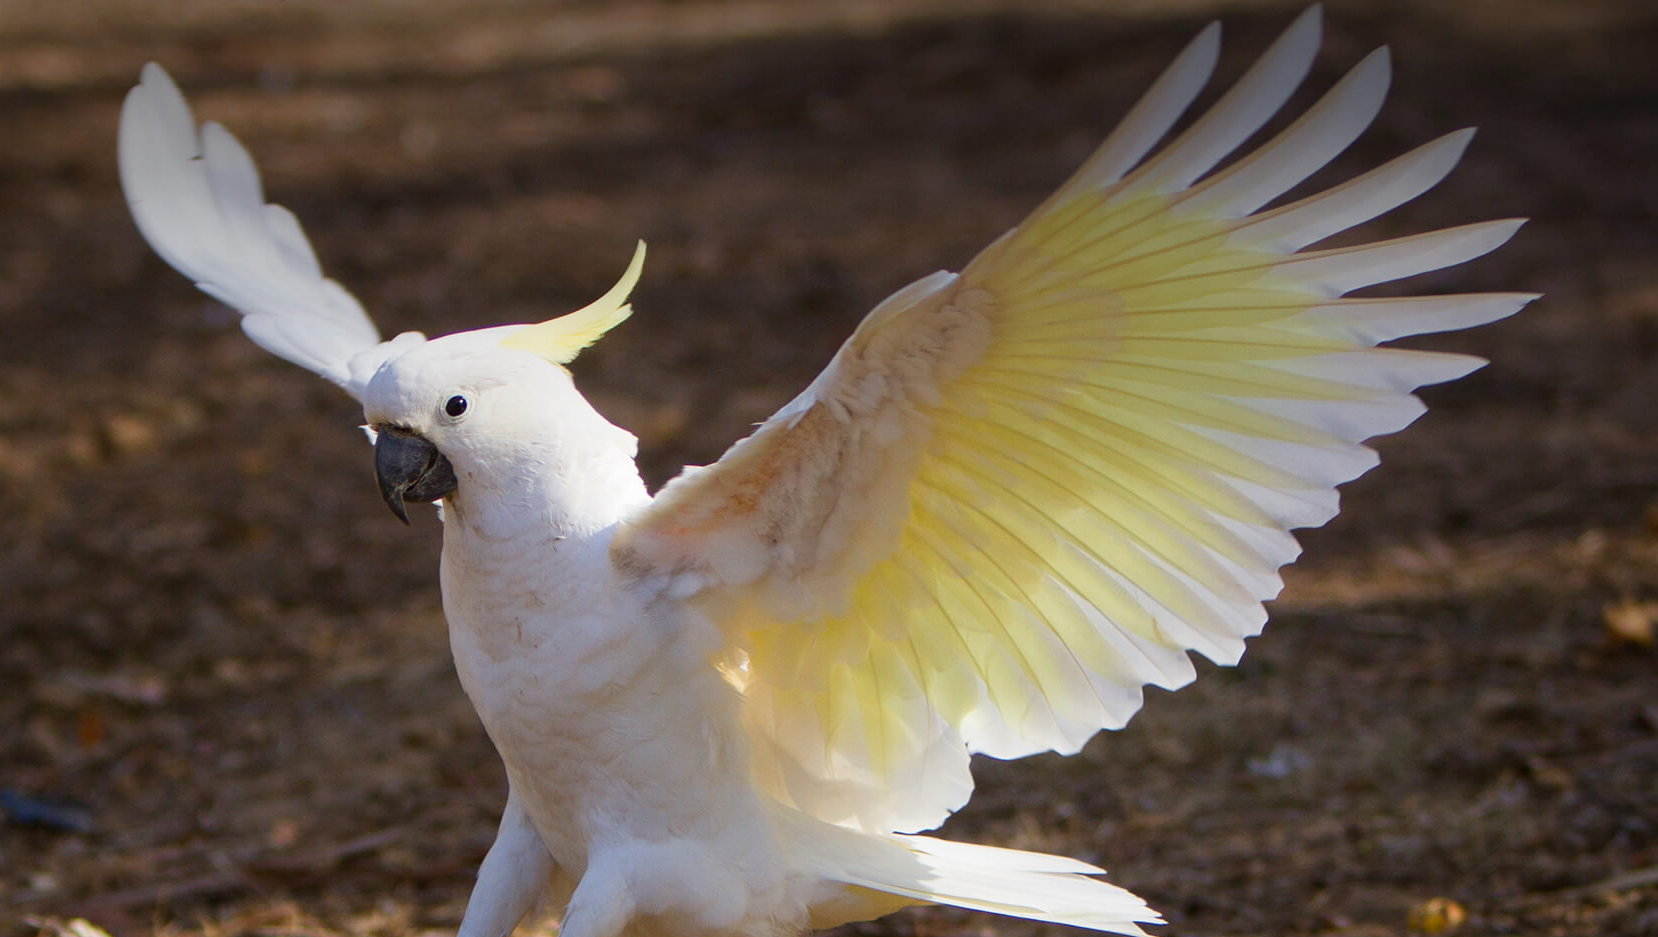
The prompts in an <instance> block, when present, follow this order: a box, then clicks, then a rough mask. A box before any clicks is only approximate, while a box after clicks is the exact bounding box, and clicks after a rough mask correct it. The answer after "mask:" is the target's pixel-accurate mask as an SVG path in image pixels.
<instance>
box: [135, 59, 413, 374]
mask: <svg viewBox="0 0 1658 937" xmlns="http://www.w3.org/2000/svg"><path fill="white" fill-rule="evenodd" d="M119 163H120V174H121V188H122V189H123V190H124V191H125V193H126V198H127V205H128V207H129V208H130V209H131V211H132V217H133V221H134V222H135V223H136V224H137V225H138V230H139V232H140V233H142V234H143V235H144V239H145V240H146V241H148V242H149V243H150V246H151V247H152V248H154V249H155V252H156V253H157V254H160V255H161V257H162V259H163V260H165V261H167V263H168V264H170V265H171V266H172V267H173V268H174V269H176V270H178V271H179V272H180V273H182V274H184V275H185V276H187V277H189V278H190V279H191V280H192V281H194V282H195V284H196V285H197V286H198V287H200V288H201V290H202V291H203V292H205V293H207V294H208V295H210V296H212V297H213V298H215V299H217V300H219V301H220V302H222V303H224V304H225V305H227V306H230V307H231V308H233V309H235V310H237V311H239V312H241V313H242V314H243V316H244V318H243V319H242V328H243V331H245V332H246V333H247V334H248V337H249V338H251V339H253V341H254V342H255V343H256V344H258V345H259V346H260V347H261V348H264V349H265V350H266V351H269V352H271V353H272V354H274V355H277V356H278V357H281V358H285V359H287V360H289V361H291V362H293V363H295V364H297V365H299V366H301V367H303V368H306V369H308V370H310V371H313V372H315V373H317V374H319V375H321V376H323V377H325V378H327V379H328V380H330V381H333V382H334V383H335V384H338V385H340V386H341V387H342V388H344V389H345V390H346V391H347V392H349V393H351V394H352V395H353V396H355V397H357V398H359V399H360V398H361V397H362V394H363V388H364V387H365V386H366V385H367V382H368V379H369V378H370V377H372V376H373V374H374V371H375V370H377V369H378V367H379V366H380V364H381V363H383V362H384V361H385V360H386V359H388V358H390V357H391V356H393V355H395V354H399V353H401V352H402V351H404V350H406V349H407V348H408V347H410V346H411V345H414V344H418V343H419V341H420V340H421V336H420V335H419V333H412V332H406V333H403V334H402V335H399V336H398V337H397V338H395V339H393V340H392V341H389V342H381V340H380V333H379V330H377V329H376V328H375V327H374V323H373V322H372V321H370V319H369V317H368V314H367V313H365V312H364V311H363V307H362V304H360V303H359V302H357V300H356V298H355V297H353V296H352V295H351V294H350V293H349V292H347V291H346V290H345V288H344V287H342V286H340V285H339V284H338V283H336V282H335V281H333V280H330V279H328V278H327V277H325V276H324V275H323V273H322V267H321V265H320V264H319V263H318V262H317V257H316V254H315V253H314V252H313V251H312V249H311V245H310V242H309V241H308V240H306V237H305V232H304V231H303V230H302V229H301V228H300V225H299V221H298V220H297V219H295V218H294V216H293V214H292V213H291V212H289V211H288V210H287V209H285V208H282V207H281V206H278V205H267V204H266V203H265V196H264V191H263V189H262V188H261V186H260V184H259V171H258V169H257V168H256V167H255V166H254V163H253V160H252V158H250V157H249V156H248V153H247V150H246V149H244V148H243V147H242V145H241V143H239V142H237V140H236V138H235V137H233V136H231V134H230V132H229V131H227V130H225V129H224V128H223V127H221V126H219V125H218V124H216V123H213V122H208V123H206V124H203V125H202V127H201V130H200V133H199V135H198V133H197V130H196V126H195V121H194V118H192V117H191V115H190V107H189V105H188V104H186V103H185V100H184V96H183V95H182V94H180V93H179V90H178V86H177V85H175V84H174V83H173V80H172V79H171V78H170V77H168V75H167V73H166V72H165V71H163V70H162V69H161V67H160V66H158V65H156V64H154V63H151V64H149V65H146V66H144V69H143V73H142V75H141V78H140V81H139V84H138V85H137V86H136V87H134V88H133V89H132V90H131V91H130V92H128V94H127V99H126V102H125V103H124V104H123V105H122V108H121V126H120V132H119Z"/></svg>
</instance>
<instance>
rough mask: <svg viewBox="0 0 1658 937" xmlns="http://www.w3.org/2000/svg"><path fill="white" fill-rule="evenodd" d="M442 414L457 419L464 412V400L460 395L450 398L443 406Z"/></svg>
mask: <svg viewBox="0 0 1658 937" xmlns="http://www.w3.org/2000/svg"><path fill="white" fill-rule="evenodd" d="M443 412H444V413H447V414H449V415H450V416H451V417H457V416H460V415H461V414H463V413H465V412H466V398H465V397H462V396H461V395H460V394H456V395H455V396H453V397H450V398H449V400H448V401H447V402H445V403H444V405H443Z"/></svg>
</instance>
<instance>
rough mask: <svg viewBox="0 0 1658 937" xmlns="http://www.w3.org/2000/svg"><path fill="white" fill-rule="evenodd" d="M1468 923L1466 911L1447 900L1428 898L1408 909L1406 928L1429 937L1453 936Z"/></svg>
mask: <svg viewBox="0 0 1658 937" xmlns="http://www.w3.org/2000/svg"><path fill="white" fill-rule="evenodd" d="M1467 921H1468V911H1467V910H1466V909H1464V908H1463V907H1462V905H1460V904H1458V903H1456V902H1455V901H1452V900H1451V899H1449V898H1429V899H1428V900H1427V901H1424V902H1422V903H1421V904H1419V905H1417V906H1416V907H1414V908H1411V909H1410V916H1409V917H1408V918H1407V919H1406V924H1407V926H1409V927H1410V929H1411V930H1412V931H1415V932H1416V933H1418V934H1428V935H1430V937H1434V935H1441V934H1454V933H1456V932H1457V930H1458V929H1459V928H1461V927H1462V925H1463V924H1465V923H1467Z"/></svg>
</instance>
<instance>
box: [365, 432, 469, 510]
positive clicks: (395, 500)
mask: <svg viewBox="0 0 1658 937" xmlns="http://www.w3.org/2000/svg"><path fill="white" fill-rule="evenodd" d="M375 430H376V431H377V432H378V433H379V437H378V438H377V439H376V440H375V442H374V477H375V479H376V480H378V481H379V482H380V497H382V498H384V499H386V506H387V507H389V508H391V512H392V513H393V514H396V515H397V519H398V520H400V521H402V522H403V523H405V524H407V523H408V522H409V512H408V510H407V509H406V508H404V507H403V504H404V502H414V503H416V504H420V503H424V502H428V501H436V500H438V499H439V498H442V497H444V496H445V495H448V494H449V493H450V492H452V491H454V490H455V486H456V482H455V468H454V466H452V465H450V464H449V460H448V459H446V458H444V457H443V453H441V452H439V451H438V448H437V447H436V446H434V445H432V444H431V443H430V442H428V441H427V440H426V437H424V436H421V435H419V434H417V433H411V432H409V431H408V430H406V429H399V428H398V427H395V426H377V427H375Z"/></svg>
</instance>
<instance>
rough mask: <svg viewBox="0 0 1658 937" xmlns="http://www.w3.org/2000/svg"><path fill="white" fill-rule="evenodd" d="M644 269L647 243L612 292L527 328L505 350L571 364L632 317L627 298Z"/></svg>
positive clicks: (508, 340)
mask: <svg viewBox="0 0 1658 937" xmlns="http://www.w3.org/2000/svg"><path fill="white" fill-rule="evenodd" d="M644 269H645V242H644V241H640V242H639V246H638V247H637V248H635V249H634V251H633V262H632V263H629V264H628V268H627V272H625V273H623V274H622V278H621V279H620V280H617V281H616V285H615V286H612V287H611V288H610V291H609V292H607V293H605V294H604V295H603V296H600V297H599V298H598V299H596V300H594V301H593V302H591V303H589V304H587V305H586V306H583V307H582V308H580V309H577V310H576V311H575V312H572V313H568V314H566V315H562V316H559V317H558V318H556V319H548V320H547V321H546V322H542V323H540V324H539V325H526V326H524V327H523V328H521V329H519V330H518V331H516V332H513V333H512V334H511V335H509V336H507V337H506V338H505V339H503V340H502V342H501V347H503V348H516V349H518V350H519V351H527V352H530V353H531V354H534V355H539V356H541V357H543V358H546V359H547V360H548V361H551V362H553V363H554V364H568V363H570V362H571V361H573V360H575V357H576V355H577V354H578V353H580V352H581V350H582V349H583V348H586V347H587V346H588V345H591V344H593V343H594V342H596V341H598V340H599V336H601V335H603V334H604V333H606V332H608V331H610V330H611V329H613V328H615V327H616V326H618V325H620V324H622V320H624V319H626V318H627V317H628V316H630V315H632V314H633V307H632V306H629V305H628V303H627V298H628V294H629V293H631V292H633V286H634V284H636V283H638V282H639V273H640V271H642V270H644Z"/></svg>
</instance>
